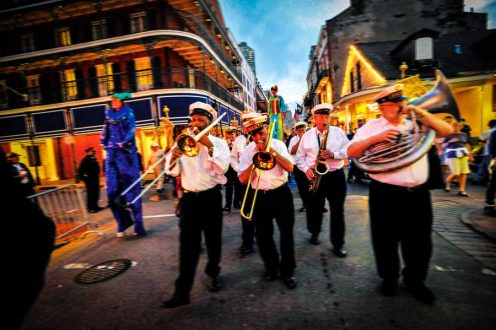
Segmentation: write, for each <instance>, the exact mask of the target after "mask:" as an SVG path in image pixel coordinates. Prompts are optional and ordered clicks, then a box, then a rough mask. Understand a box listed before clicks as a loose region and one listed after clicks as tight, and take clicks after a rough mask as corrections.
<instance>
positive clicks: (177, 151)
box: [171, 147, 183, 163]
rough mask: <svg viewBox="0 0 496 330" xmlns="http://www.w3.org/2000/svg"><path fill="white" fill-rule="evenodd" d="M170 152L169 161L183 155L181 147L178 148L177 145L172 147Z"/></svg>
mask: <svg viewBox="0 0 496 330" xmlns="http://www.w3.org/2000/svg"><path fill="white" fill-rule="evenodd" d="M171 153H172V157H171V163H172V161H173V160H174V159H177V158H179V157H181V156H182V155H183V153H182V152H181V149H179V148H177V147H174V149H172V152H171Z"/></svg>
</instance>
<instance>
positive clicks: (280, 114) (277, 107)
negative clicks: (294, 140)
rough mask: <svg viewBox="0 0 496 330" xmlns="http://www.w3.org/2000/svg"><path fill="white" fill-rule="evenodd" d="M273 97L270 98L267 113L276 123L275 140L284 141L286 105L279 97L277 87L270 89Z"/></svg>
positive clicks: (273, 135)
mask: <svg viewBox="0 0 496 330" xmlns="http://www.w3.org/2000/svg"><path fill="white" fill-rule="evenodd" d="M270 91H271V93H272V95H271V96H270V98H269V104H268V107H267V113H268V114H269V116H270V122H271V123H272V122H273V121H275V123H274V125H275V127H274V133H273V134H272V137H273V138H276V139H278V140H281V141H282V140H283V132H284V118H285V117H286V111H287V109H286V104H285V103H284V99H283V98H282V96H279V95H277V85H274V86H272V87H271V88H270Z"/></svg>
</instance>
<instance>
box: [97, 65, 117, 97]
mask: <svg viewBox="0 0 496 330" xmlns="http://www.w3.org/2000/svg"><path fill="white" fill-rule="evenodd" d="M105 68H106V70H105ZM96 76H97V77H98V94H99V95H100V96H107V95H109V94H110V93H111V92H112V91H113V90H114V79H113V76H112V63H107V65H104V64H97V65H96Z"/></svg>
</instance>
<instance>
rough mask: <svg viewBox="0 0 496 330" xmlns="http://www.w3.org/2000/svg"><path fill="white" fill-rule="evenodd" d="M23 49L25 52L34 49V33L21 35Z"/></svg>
mask: <svg viewBox="0 0 496 330" xmlns="http://www.w3.org/2000/svg"><path fill="white" fill-rule="evenodd" d="M21 49H22V51H23V52H24V53H28V52H32V51H34V39H33V34H32V33H29V34H24V35H22V36H21Z"/></svg>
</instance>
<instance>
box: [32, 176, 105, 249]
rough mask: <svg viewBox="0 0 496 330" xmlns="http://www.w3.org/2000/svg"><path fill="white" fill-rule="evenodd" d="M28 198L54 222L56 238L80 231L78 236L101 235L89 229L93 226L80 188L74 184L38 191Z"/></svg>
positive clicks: (73, 234)
mask: <svg viewBox="0 0 496 330" xmlns="http://www.w3.org/2000/svg"><path fill="white" fill-rule="evenodd" d="M28 198H29V199H31V200H32V201H33V202H34V203H36V204H38V206H39V207H40V208H41V209H42V210H43V212H44V213H45V215H46V216H47V217H49V218H51V219H52V220H53V221H54V222H55V226H56V239H57V240H60V239H62V238H71V237H74V236H78V235H79V233H80V232H82V234H81V236H80V237H84V236H85V235H86V234H89V233H97V234H98V235H100V236H102V235H103V234H102V233H100V232H98V231H96V230H91V229H93V228H94V227H95V226H94V225H93V224H92V223H91V222H90V221H89V220H88V213H87V212H86V207H85V204H84V203H83V199H82V197H81V190H80V189H79V188H78V187H77V186H76V185H75V184H69V185H66V186H62V187H59V188H55V189H50V190H47V191H43V192H39V193H37V194H34V195H31V196H29V197H28ZM85 228H87V230H85Z"/></svg>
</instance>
